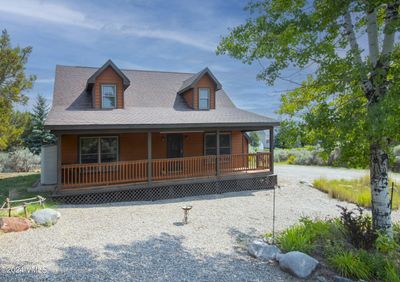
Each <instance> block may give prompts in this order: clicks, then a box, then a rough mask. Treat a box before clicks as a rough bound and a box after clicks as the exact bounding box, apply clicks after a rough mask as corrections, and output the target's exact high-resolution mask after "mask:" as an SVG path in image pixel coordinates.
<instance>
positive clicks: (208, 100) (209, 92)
mask: <svg viewBox="0 0 400 282" xmlns="http://www.w3.org/2000/svg"><path fill="white" fill-rule="evenodd" d="M202 89H207V90H208V97H207V108H203V109H202V108H200V100H205V99H201V98H200V92H201V90H202ZM198 95H199V97H198V108H199V110H200V111H208V110H210V108H211V89H210V88H209V87H199V92H198Z"/></svg>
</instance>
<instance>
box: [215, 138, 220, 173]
mask: <svg viewBox="0 0 400 282" xmlns="http://www.w3.org/2000/svg"><path fill="white" fill-rule="evenodd" d="M216 135H217V167H216V169H217V171H216V172H217V176H219V173H220V172H219V169H220V158H219V130H217V134H216Z"/></svg>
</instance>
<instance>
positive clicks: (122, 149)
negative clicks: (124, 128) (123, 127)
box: [119, 133, 147, 161]
mask: <svg viewBox="0 0 400 282" xmlns="http://www.w3.org/2000/svg"><path fill="white" fill-rule="evenodd" d="M119 158H120V160H121V161H132V160H145V159H147V133H123V134H120V135H119Z"/></svg>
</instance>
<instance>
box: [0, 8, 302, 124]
mask: <svg viewBox="0 0 400 282" xmlns="http://www.w3.org/2000/svg"><path fill="white" fill-rule="evenodd" d="M245 3H246V2H245V1H240V0H230V1H226V0H220V1H217V0H202V1H174V0H170V1H162V0H161V1H159V0H155V1H146V0H138V1H134V0H132V1H129V0H116V1H104V0H101V1H83V0H80V1H75V0H72V1H55V0H52V1H46V0H22V1H18V0H12V1H4V0H0V27H1V28H2V29H4V28H6V29H7V30H8V32H9V34H10V36H11V40H12V43H13V44H18V45H20V46H27V45H30V46H32V47H33V52H32V55H31V57H30V59H29V63H28V66H27V70H28V72H29V73H33V74H36V75H37V81H36V82H35V84H34V88H33V89H32V90H31V91H29V93H28V95H29V96H30V97H32V98H31V99H30V100H31V102H30V103H29V105H28V108H29V107H30V106H31V104H32V102H33V100H34V97H35V96H36V94H38V93H41V94H43V95H44V96H45V97H46V98H48V99H49V100H51V96H52V90H53V83H54V70H55V65H56V64H61V65H79V66H101V65H102V64H103V63H104V62H105V61H106V60H107V59H109V58H110V59H112V60H113V61H114V62H115V63H116V64H117V65H118V66H119V67H120V68H128V69H145V70H165V71H183V72H198V71H200V70H201V69H202V68H204V67H205V66H208V67H209V68H210V69H211V70H212V71H213V73H214V74H215V75H216V77H218V79H219V80H220V81H221V83H222V85H223V87H224V89H225V90H226V91H227V92H228V94H229V95H230V97H231V98H232V100H233V101H234V102H235V104H236V105H237V106H239V107H241V108H243V109H247V110H250V111H254V112H257V113H260V114H263V115H267V116H276V115H275V113H274V111H276V110H277V109H278V107H279V96H280V94H281V92H282V91H285V90H287V89H291V88H293V86H294V85H290V84H288V83H287V82H284V81H276V83H275V85H274V86H273V87H268V86H266V85H265V83H263V82H262V81H257V80H256V74H257V72H258V71H259V70H260V66H259V65H257V64H255V65H243V64H242V63H241V62H239V61H236V60H233V59H231V58H230V57H228V56H217V55H216V54H215V48H216V46H217V44H218V42H219V39H220V37H221V36H222V35H226V34H228V28H229V27H234V26H237V25H239V24H241V23H243V22H244V21H245V19H246V17H248V14H247V13H246V12H245V11H243V7H244V5H245ZM290 73H295V70H288V74H289V75H290ZM299 75H304V74H302V73H300V74H296V75H295V76H294V77H293V76H292V77H291V79H294V80H296V79H300V78H301V77H299Z"/></svg>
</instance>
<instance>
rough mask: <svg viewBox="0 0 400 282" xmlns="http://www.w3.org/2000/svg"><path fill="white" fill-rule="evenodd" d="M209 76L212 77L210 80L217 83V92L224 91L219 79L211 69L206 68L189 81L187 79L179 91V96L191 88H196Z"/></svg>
mask: <svg viewBox="0 0 400 282" xmlns="http://www.w3.org/2000/svg"><path fill="white" fill-rule="evenodd" d="M206 74H208V75H209V76H210V78H211V79H212V80H213V81H214V83H215V86H216V87H215V91H218V90H220V89H222V85H221V83H220V82H219V81H218V79H217V78H216V77H215V76H214V75H213V73H212V72H211V71H210V69H209V68H205V69H203V70H202V71H200V72H198V73H196V74H195V75H193V76H192V77H189V78H188V79H186V80H185V81H184V82H183V83H182V86H181V88H180V89H179V91H178V94H181V93H183V92H185V91H187V90H189V89H191V88H194V87H195V86H196V84H197V83H198V82H199V80H200V79H201V78H202V77H203V76H204V75H206Z"/></svg>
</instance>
